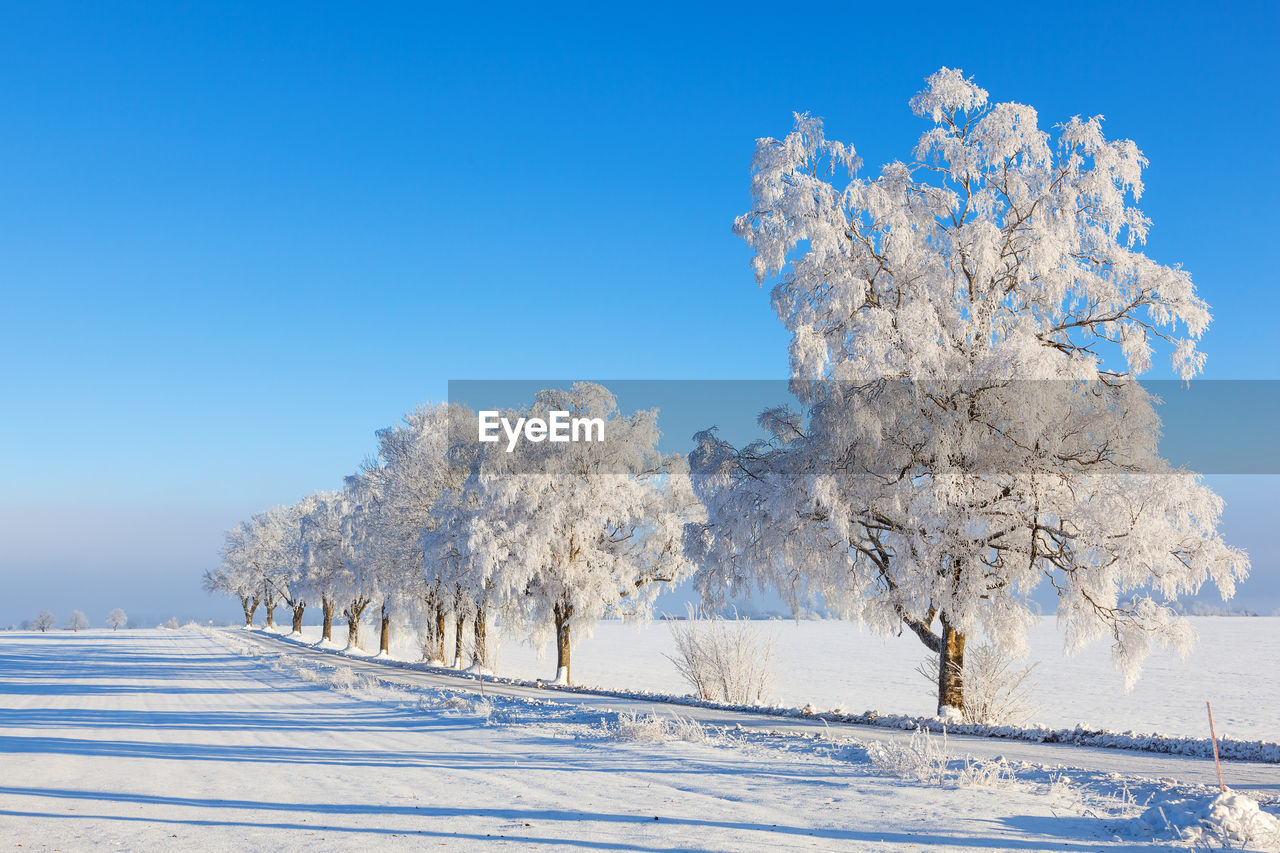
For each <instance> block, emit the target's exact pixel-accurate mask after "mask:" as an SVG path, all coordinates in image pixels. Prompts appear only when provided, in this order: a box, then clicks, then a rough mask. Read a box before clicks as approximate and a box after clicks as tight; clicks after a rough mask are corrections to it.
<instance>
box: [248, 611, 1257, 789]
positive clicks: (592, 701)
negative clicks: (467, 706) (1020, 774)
mask: <svg viewBox="0 0 1280 853" xmlns="http://www.w3.org/2000/svg"><path fill="white" fill-rule="evenodd" d="M232 635H233V636H235V637H237V638H240V639H244V640H248V641H250V642H252V643H254V644H256V645H257V646H258V647H260V648H262V649H264V650H269V651H273V652H286V651H287V652H288V653H289V654H291V655H296V656H298V657H300V658H301V659H306V660H310V661H314V662H320V663H327V664H329V665H332V664H333V663H334V662H335V659H336V660H339V661H341V662H342V664H343V665H346V666H349V667H351V669H352V670H353V671H355V672H363V673H367V674H370V675H374V676H376V677H377V678H379V679H381V680H383V681H387V682H390V683H395V684H403V685H406V686H427V687H437V688H448V689H451V690H456V691H462V692H469V693H475V694H476V695H477V696H478V695H479V691H480V683H479V681H478V680H477V679H475V678H473V677H470V676H464V675H461V674H457V673H450V672H448V671H447V670H440V669H430V670H426V669H409V668H405V667H404V666H397V665H396V664H395V663H393V662H383V661H379V660H377V659H376V658H368V657H361V656H356V655H346V654H342V653H341V652H337V651H333V650H325V649H319V648H315V647H312V646H308V645H303V644H300V643H296V642H292V641H290V640H288V639H285V638H283V637H279V636H276V635H273V634H269V633H264V632H259V631H242V630H239V629H232ZM484 690H485V692H486V693H487V694H489V695H494V696H507V697H512V698H519V699H528V700H536V701H539V702H551V703H563V704H567V705H574V706H578V707H581V708H585V709H589V710H592V711H597V712H601V713H614V712H622V713H632V714H659V715H663V716H671V715H678V716H680V717H684V718H687V719H691V720H694V721H696V722H698V723H701V724H703V725H711V726H719V727H722V728H735V727H737V728H741V729H743V730H746V731H755V732H777V733H781V734H795V735H804V736H808V737H813V736H815V735H818V734H821V735H823V736H824V737H832V738H840V737H849V738H856V739H857V740H858V741H860V742H863V743H866V742H870V741H880V742H885V741H892V740H900V739H902V738H904V737H905V736H906V734H905V733H904V732H903V731H901V730H895V729H887V728H881V727H878V726H869V725H859V724H856V723H839V722H828V721H826V720H822V719H816V718H803V717H799V718H798V717H787V716H781V715H779V716H774V715H770V714H767V713H759V712H755V711H749V712H743V711H732V710H722V709H718V708H707V707H703V706H699V705H675V704H672V703H669V702H663V701H662V700H660V699H656V698H651V697H647V698H640V697H620V696H615V695H608V694H599V693H590V692H578V691H573V690H571V689H570V690H566V689H564V688H555V689H544V688H538V687H531V686H524V685H517V684H507V683H503V682H501V681H492V680H486V681H485V684H484ZM948 737H949V740H950V741H951V744H952V748H953V751H954V752H956V753H959V754H966V753H967V754H970V755H972V756H974V757H975V758H981V759H994V758H997V757H1003V758H1004V759H1005V760H1007V761H1010V762H1017V761H1024V762H1027V763H1028V764H1038V765H1043V766H1045V767H1063V768H1074V769H1077V770H1085V771H1090V772H1094V773H1112V772H1114V773H1120V774H1123V775H1126V776H1140V777H1143V778H1147V779H1171V780H1175V781H1176V782H1178V783H1180V784H1184V785H1204V786H1212V787H1216V786H1217V784H1218V776H1217V771H1216V769H1215V767H1214V764H1213V760H1212V759H1211V758H1210V759H1205V758H1200V757H1192V756H1183V755H1165V754H1160V753H1148V752H1140V751H1134V750H1121V749H1103V748H1097V747H1083V746H1076V745H1073V744H1057V743H1032V742H1027V741H1017V740H999V739H993V738H984V737H974V736H967V735H948ZM1223 774H1224V776H1225V777H1226V778H1227V784H1228V786H1229V787H1231V788H1233V789H1235V790H1237V791H1242V792H1245V793H1248V794H1249V795H1250V796H1253V797H1254V798H1255V799H1258V800H1261V801H1264V802H1276V801H1280V765H1276V764H1270V763H1264V762H1246V761H1228V762H1224V764H1223Z"/></svg>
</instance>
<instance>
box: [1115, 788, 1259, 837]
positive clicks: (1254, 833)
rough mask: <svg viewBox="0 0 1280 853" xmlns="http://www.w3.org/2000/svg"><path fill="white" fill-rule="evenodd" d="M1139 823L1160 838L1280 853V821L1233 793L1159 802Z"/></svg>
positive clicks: (1248, 800)
mask: <svg viewBox="0 0 1280 853" xmlns="http://www.w3.org/2000/svg"><path fill="white" fill-rule="evenodd" d="M1138 823H1139V827H1140V828H1142V829H1146V830H1147V831H1149V832H1151V833H1152V834H1155V835H1157V836H1162V837H1172V838H1176V839H1178V840H1179V841H1183V842H1187V843H1190V844H1195V845H1197V846H1199V845H1205V846H1208V845H1210V844H1221V845H1222V846H1224V847H1225V846H1236V845H1241V844H1250V845H1252V846H1253V847H1252V849H1255V850H1261V849H1267V850H1280V820H1278V819H1276V818H1275V817H1274V816H1272V815H1270V814H1268V813H1267V812H1264V811H1263V810H1262V809H1261V808H1259V806H1258V803H1257V801H1256V800H1253V799H1251V798H1250V797H1246V796H1245V795H1244V794H1240V793H1237V792H1235V791H1230V790H1228V791H1226V792H1224V793H1220V794H1218V795H1217V796H1215V797H1212V798H1200V799H1196V798H1190V799H1166V800H1161V801H1159V802H1155V803H1153V804H1152V805H1151V806H1150V807H1149V808H1148V809H1147V810H1146V811H1145V812H1144V813H1143V814H1142V817H1140V818H1139V819H1138Z"/></svg>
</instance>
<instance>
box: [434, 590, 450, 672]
mask: <svg viewBox="0 0 1280 853" xmlns="http://www.w3.org/2000/svg"><path fill="white" fill-rule="evenodd" d="M447 616H448V614H447V613H445V609H444V604H443V603H441V604H437V605H436V631H435V636H434V637H432V640H433V641H434V643H435V648H433V649H432V650H431V662H432V663H434V664H436V665H437V666H444V636H445V619H446V617H447Z"/></svg>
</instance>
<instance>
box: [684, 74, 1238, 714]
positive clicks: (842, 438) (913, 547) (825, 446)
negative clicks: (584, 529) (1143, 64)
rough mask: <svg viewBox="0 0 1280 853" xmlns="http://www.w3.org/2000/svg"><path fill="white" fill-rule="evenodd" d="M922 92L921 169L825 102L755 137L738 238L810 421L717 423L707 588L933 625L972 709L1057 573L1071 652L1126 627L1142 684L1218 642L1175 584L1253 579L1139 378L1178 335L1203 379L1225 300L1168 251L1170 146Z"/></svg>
mask: <svg viewBox="0 0 1280 853" xmlns="http://www.w3.org/2000/svg"><path fill="white" fill-rule="evenodd" d="M912 107H913V109H914V110H915V112H916V114H917V115H919V116H921V117H923V118H925V119H926V120H927V121H928V122H929V124H930V125H931V126H930V127H929V129H927V130H926V131H925V132H924V134H923V135H922V136H921V137H920V140H919V142H918V144H917V145H916V148H915V150H914V152H913V159H912V160H911V161H910V162H893V163H889V164H888V165H886V166H885V167H884V168H883V169H882V170H881V172H880V174H879V175H878V176H877V177H873V178H864V177H860V176H859V175H858V169H859V168H860V166H861V164H860V161H859V160H858V157H857V155H856V153H855V152H854V149H853V148H852V147H851V146H846V145H843V144H841V143H839V142H834V141H831V140H828V139H826V137H825V135H824V132H823V126H822V122H821V121H820V120H819V119H816V118H812V117H810V116H807V115H797V116H796V119H795V128H794V130H793V132H792V133H791V134H789V135H788V136H787V137H786V138H784V139H782V140H777V139H762V140H760V141H759V142H758V144H757V148H756V154H755V158H754V160H753V164H752V178H751V192H752V198H753V201H754V203H753V206H752V209H751V210H750V211H749V212H748V213H746V214H744V215H743V216H741V217H739V218H738V220H737V222H736V224H735V232H736V233H737V234H738V235H739V236H741V237H742V238H743V239H744V240H745V241H746V242H747V243H748V245H750V246H751V247H752V249H753V250H754V251H755V258H754V261H753V266H754V270H755V274H756V277H757V279H758V280H759V281H761V282H763V281H765V280H772V281H773V282H774V284H773V289H772V302H773V306H774V309H775V311H776V312H777V314H778V317H779V318H780V319H781V321H782V322H783V324H784V326H785V327H786V328H787V330H788V331H789V332H790V333H791V347H790V361H791V375H792V387H793V392H794V393H795V395H796V397H797V398H798V399H799V400H800V402H801V404H802V409H801V411H791V410H788V409H777V410H773V411H768V412H765V413H764V414H763V415H762V416H761V418H760V423H761V425H762V426H763V427H764V428H765V430H766V432H767V434H768V436H769V437H768V438H767V439H765V440H763V441H759V442H756V443H754V444H752V445H751V446H749V447H746V448H741V449H739V448H734V447H732V446H730V445H728V444H727V443H725V442H724V441H722V440H721V439H720V438H719V437H718V436H717V434H716V433H715V431H714V430H710V431H707V432H704V433H701V434H699V436H698V437H697V442H698V447H697V449H696V450H695V452H694V453H693V454H692V455H691V457H690V464H691V467H692V469H693V473H694V480H695V486H696V488H697V490H698V493H699V496H700V497H702V498H703V500H704V501H705V502H706V503H707V505H708V511H709V514H710V520H709V523H707V524H706V525H696V524H695V525H693V526H692V527H691V529H690V531H689V537H688V543H689V552H690V555H691V556H692V557H693V558H694V559H695V560H696V561H698V562H699V563H701V564H702V566H703V570H702V572H701V575H700V578H699V580H700V583H701V585H702V588H703V590H704V592H705V593H706V594H707V595H708V597H710V598H713V599H714V598H716V597H719V596H723V595H725V594H726V593H728V594H732V593H735V592H737V591H738V590H739V589H741V588H742V587H744V586H752V585H755V586H769V587H776V588H778V589H780V590H782V591H783V592H784V593H785V594H786V595H788V596H790V597H791V599H792V601H793V603H795V604H797V605H799V604H801V603H803V602H805V601H808V600H821V601H822V602H824V603H825V604H826V605H827V606H828V607H829V608H832V609H833V610H835V611H836V612H838V613H840V614H841V615H845V616H851V617H856V618H859V619H862V620H864V621H865V622H867V623H869V624H871V625H872V626H874V627H875V628H878V629H880V630H882V631H885V632H890V631H900V630H902V629H903V628H906V629H908V630H911V631H912V632H914V633H915V634H917V635H918V636H919V637H920V639H921V640H922V642H924V643H925V645H926V646H928V647H929V648H930V649H932V650H934V651H936V652H939V653H940V654H939V676H938V698H939V712H940V713H942V712H944V711H947V710H948V709H949V708H960V707H963V683H962V679H961V675H960V674H961V672H962V664H963V656H964V647H965V642H966V638H967V637H968V636H970V635H974V634H981V635H983V636H985V637H986V638H987V639H988V640H989V641H991V642H993V643H995V644H997V645H999V646H1000V647H1001V648H1003V649H1005V650H1006V651H1008V652H1010V653H1013V654H1019V653H1021V652H1022V651H1023V650H1024V649H1025V639H1024V636H1025V632H1026V629H1027V628H1028V627H1029V626H1030V625H1031V624H1032V622H1033V621H1034V620H1035V619H1036V618H1037V617H1036V612H1035V611H1034V609H1033V607H1032V604H1031V602H1030V594H1031V592H1032V590H1033V589H1034V588H1035V587H1036V586H1037V585H1039V584H1041V583H1045V582H1047V583H1049V584H1052V586H1053V587H1054V589H1055V590H1056V592H1057V595H1058V620H1059V622H1060V623H1061V624H1062V626H1063V628H1064V631H1065V636H1066V643H1067V645H1068V646H1069V647H1071V648H1075V647H1077V646H1079V645H1080V644H1082V643H1085V642H1088V641H1089V640H1091V639H1093V638H1095V637H1099V636H1108V637H1110V638H1111V640H1112V650H1113V659H1114V661H1115V663H1116V665H1117V666H1118V667H1119V668H1120V669H1121V670H1122V672H1123V673H1124V676H1125V679H1126V683H1127V684H1132V681H1133V680H1134V679H1135V678H1136V677H1137V675H1138V672H1139V668H1140V664H1141V662H1142V660H1143V659H1144V658H1145V657H1146V655H1147V654H1148V653H1149V652H1150V650H1151V649H1152V648H1153V647H1157V646H1159V647H1165V648H1170V649H1173V650H1175V651H1178V652H1183V653H1185V651H1186V650H1187V649H1188V648H1189V646H1190V643H1191V642H1192V640H1193V637H1192V632H1191V630H1190V628H1189V627H1188V626H1187V624H1186V623H1185V622H1184V621H1182V620H1181V619H1179V618H1178V617H1177V616H1176V614H1175V613H1174V612H1173V610H1172V609H1171V608H1170V606H1169V604H1170V602H1171V601H1172V600H1173V599H1175V598H1176V597H1177V596H1179V595H1182V594H1186V593H1193V592H1195V591H1196V590H1198V589H1199V588H1200V587H1201V585H1202V584H1203V583H1204V582H1206V581H1212V582H1213V583H1214V584H1216V585H1217V587H1218V588H1219V590H1220V591H1221V592H1222V594H1223V595H1224V596H1230V595H1231V594H1232V592H1233V590H1234V586H1235V583H1236V582H1237V581H1238V580H1239V579H1240V578H1242V577H1244V576H1245V574H1246V573H1247V570H1248V559H1247V557H1246V556H1245V554H1244V553H1243V552H1241V551H1239V550H1237V549H1234V548H1231V547H1229V546H1228V545H1226V544H1225V543H1224V542H1223V540H1222V539H1221V537H1220V536H1219V535H1218V532H1217V528H1218V522H1219V518H1220V515H1221V511H1222V501H1221V499H1220V498H1219V497H1218V496H1217V495H1215V494H1214V493H1213V492H1212V491H1210V490H1209V489H1208V488H1207V487H1205V486H1204V485H1203V484H1202V483H1201V481H1200V479H1199V477H1198V476H1197V475H1195V474H1193V473H1190V472H1187V471H1183V470H1177V469H1173V468H1172V467H1170V466H1169V465H1168V464H1167V463H1165V462H1164V461H1163V460H1162V459H1160V458H1159V456H1158V455H1157V453H1156V445H1157V440H1158V436H1159V419H1158V417H1157V416H1156V413H1155V403H1156V402H1157V401H1155V400H1154V399H1153V398H1152V397H1151V396H1150V395H1149V394H1148V393H1147V392H1146V391H1145V390H1144V389H1143V388H1142V387H1141V386H1140V385H1138V384H1137V383H1136V382H1135V381H1133V380H1134V379H1135V378H1136V377H1138V376H1140V375H1141V374H1143V373H1145V372H1146V371H1148V370H1149V369H1150V368H1151V366H1152V359H1153V356H1154V354H1155V351H1156V349H1157V348H1163V349H1166V350H1167V351H1168V355H1169V357H1170V359H1171V363H1172V366H1173V369H1174V370H1175V371H1176V372H1177V373H1178V375H1180V376H1181V377H1182V378H1183V379H1186V380H1189V379H1191V377H1192V376H1194V375H1195V374H1196V373H1198V372H1199V371H1200V369H1201V368H1202V366H1203V363H1204V357H1203V355H1202V354H1201V353H1200V352H1199V351H1198V349H1197V347H1196V342H1197V341H1198V339H1199V338H1200V336H1201V335H1202V333H1203V332H1204V330H1205V328H1206V327H1207V325H1208V322H1209V319H1210V315H1209V310H1208V307H1207V305H1206V304H1205V303H1204V302H1203V301H1202V300H1201V299H1200V298H1199V297H1198V296H1197V295H1196V293H1195V289H1194V287H1193V286H1192V283H1191V278H1190V276H1189V275H1188V274H1187V273H1186V272H1185V271H1184V270H1182V269H1180V268H1178V267H1169V266H1164V265H1161V264H1158V263H1156V262H1155V261H1153V260H1151V259H1150V258H1148V257H1147V256H1146V255H1144V254H1143V253H1142V251H1141V246H1142V243H1143V241H1144V240H1145V238H1146V234H1147V229H1148V227H1149V222H1148V220H1147V219H1146V217H1145V216H1144V215H1143V213H1142V212H1141V210H1140V209H1139V208H1138V207H1137V206H1136V203H1137V200H1138V199H1139V198H1140V196H1141V193H1142V167H1143V166H1144V165H1145V164H1146V160H1145V158H1144V157H1143V155H1142V153H1141V152H1140V151H1139V150H1138V148H1137V147H1136V146H1135V145H1134V144H1133V143H1132V142H1130V141H1128V140H1119V141H1109V140H1107V139H1106V138H1105V136H1104V135H1103V133H1102V120H1101V117H1093V118H1088V119H1080V118H1072V119H1070V120H1069V121H1067V122H1065V123H1063V124H1061V125H1058V126H1057V127H1056V128H1054V130H1053V132H1052V133H1049V132H1046V131H1044V130H1041V129H1040V127H1039V124H1038V119H1037V115H1036V112H1035V110H1034V109H1032V108H1031V107H1028V106H1025V105H1021V104H1015V103H1003V104H992V103H990V102H989V101H988V97H987V92H986V91H985V90H983V89H981V88H979V87H978V86H976V85H975V84H974V83H973V82H972V81H971V80H970V79H969V78H966V77H965V76H964V75H963V74H962V73H961V72H960V71H958V70H953V69H945V68H944V69H942V70H940V71H939V72H937V73H936V74H934V75H932V76H931V77H930V78H929V79H928V81H927V86H926V88H925V90H924V91H923V92H921V93H920V94H919V95H918V96H917V97H916V98H915V99H914V100H913V101H912ZM841 173H843V174H845V175H846V176H847V180H846V181H845V182H844V183H843V184H842V185H841V184H840V183H839V182H838V180H837V177H838V176H839V175H840V174H841Z"/></svg>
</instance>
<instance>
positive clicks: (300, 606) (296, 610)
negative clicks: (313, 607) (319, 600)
mask: <svg viewBox="0 0 1280 853" xmlns="http://www.w3.org/2000/svg"><path fill="white" fill-rule="evenodd" d="M290 609H291V610H292V611H293V633H295V634H301V633H302V611H304V610H306V609H307V603H306V602H305V601H301V602H298V603H297V604H295V605H293V607H291V608H290Z"/></svg>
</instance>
